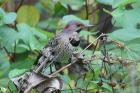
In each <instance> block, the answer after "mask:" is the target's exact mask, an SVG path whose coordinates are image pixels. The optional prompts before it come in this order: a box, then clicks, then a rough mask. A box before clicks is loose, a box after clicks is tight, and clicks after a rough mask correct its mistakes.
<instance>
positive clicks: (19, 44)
mask: <svg viewBox="0 0 140 93" xmlns="http://www.w3.org/2000/svg"><path fill="white" fill-rule="evenodd" d="M21 1H22V0H21ZM23 1H24V0H23ZM14 2H16V0H13V1H12V0H0V6H1V8H0V82H1V83H0V92H2V93H11V92H10V91H12V93H17V90H16V88H15V86H14V85H13V84H12V82H11V81H10V78H12V77H16V76H19V75H21V74H23V73H24V72H25V71H28V70H30V69H31V68H32V66H33V63H34V62H35V60H36V58H37V56H38V55H39V52H40V50H42V48H43V47H44V46H45V45H46V44H47V43H48V41H49V40H50V39H51V38H52V37H53V36H54V35H55V32H56V33H58V32H59V31H62V28H63V27H64V25H66V24H67V22H69V21H71V20H78V21H80V22H82V23H84V24H90V23H92V24H95V26H97V27H96V28H95V29H87V30H84V31H82V32H81V33H80V36H81V40H82V43H81V46H80V47H79V50H80V51H82V50H83V48H85V46H86V45H87V43H88V44H89V43H90V42H92V41H94V40H95V38H96V36H95V35H96V33H98V32H99V31H102V30H101V29H100V28H103V27H102V24H105V22H107V21H108V20H106V19H105V20H102V19H103V18H102V17H101V16H105V15H109V16H111V17H112V18H111V23H112V25H113V27H112V28H111V31H108V29H106V28H107V27H106V28H105V27H104V28H103V30H106V31H108V32H110V33H107V36H108V38H107V42H106V43H105V44H103V42H100V43H95V44H93V46H91V47H90V48H89V49H88V50H86V51H85V52H84V54H85V56H86V59H90V58H91V56H94V55H96V57H97V59H95V60H94V61H92V62H90V64H89V68H90V70H89V71H88V72H87V73H86V75H85V77H84V79H81V78H80V79H79V78H78V79H77V77H75V76H72V75H69V72H68V71H67V70H66V71H64V75H60V77H61V78H62V79H63V81H64V87H63V89H62V91H61V92H62V93H79V92H80V91H83V92H86V93H122V92H124V93H139V92H140V90H139V83H138V82H139V79H140V76H139V72H140V71H139V66H140V65H139V60H140V58H139V56H140V17H139V16H140V0H37V1H36V0H35V1H32V2H31V1H28V0H25V2H23V3H21V2H20V1H19V2H16V3H15V4H14ZM32 3H33V4H32ZM13 4H14V6H13ZM6 5H7V6H8V5H9V6H11V8H12V9H11V8H8V7H5V6H6ZM100 6H101V7H103V8H100ZM106 6H111V7H112V8H111V9H110V8H108V7H106ZM15 8H17V12H14V11H16V10H15ZM10 11H12V12H10ZM101 14H103V15H101ZM100 19H101V20H102V21H101V20H100ZM104 21H105V22H104ZM96 24H97V25H96ZM98 30H99V31H98ZM106 31H104V32H106ZM96 44H97V45H96ZM95 46H96V48H95ZM104 48H106V50H105V49H104ZM95 50H96V51H95ZM105 51H107V56H109V58H110V61H109V62H110V63H107V62H106V61H105V59H104V58H105V55H104V53H103V52H105ZM93 52H94V55H93ZM33 93H35V92H33Z"/></svg>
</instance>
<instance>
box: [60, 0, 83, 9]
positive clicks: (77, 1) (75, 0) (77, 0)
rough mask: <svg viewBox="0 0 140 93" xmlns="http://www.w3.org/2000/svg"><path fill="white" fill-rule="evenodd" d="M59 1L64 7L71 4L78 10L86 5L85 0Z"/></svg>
mask: <svg viewBox="0 0 140 93" xmlns="http://www.w3.org/2000/svg"><path fill="white" fill-rule="evenodd" d="M59 1H60V3H61V4H62V5H63V6H64V7H67V5H70V6H71V8H72V9H73V10H78V9H80V8H81V7H82V6H83V5H84V0H59Z"/></svg>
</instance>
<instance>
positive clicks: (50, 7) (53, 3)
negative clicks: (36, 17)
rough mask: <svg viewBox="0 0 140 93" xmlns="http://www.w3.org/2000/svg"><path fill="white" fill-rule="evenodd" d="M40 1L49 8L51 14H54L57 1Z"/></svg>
mask: <svg viewBox="0 0 140 93" xmlns="http://www.w3.org/2000/svg"><path fill="white" fill-rule="evenodd" d="M40 3H41V4H42V5H43V6H44V7H45V8H46V9H47V10H48V12H49V14H54V12H55V11H54V8H55V3H56V2H55V1H52V0H40Z"/></svg>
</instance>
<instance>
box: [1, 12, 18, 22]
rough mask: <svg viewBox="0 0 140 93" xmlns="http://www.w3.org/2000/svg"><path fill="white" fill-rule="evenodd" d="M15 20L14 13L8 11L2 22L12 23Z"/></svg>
mask: <svg viewBox="0 0 140 93" xmlns="http://www.w3.org/2000/svg"><path fill="white" fill-rule="evenodd" d="M15 20H16V13H14V12H10V13H7V14H6V15H5V16H4V19H3V22H4V24H12V23H14V21H15Z"/></svg>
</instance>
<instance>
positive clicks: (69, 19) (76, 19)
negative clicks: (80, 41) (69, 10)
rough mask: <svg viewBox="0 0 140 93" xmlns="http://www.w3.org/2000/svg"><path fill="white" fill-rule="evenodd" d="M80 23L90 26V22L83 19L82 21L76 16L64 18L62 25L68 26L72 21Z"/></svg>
mask: <svg viewBox="0 0 140 93" xmlns="http://www.w3.org/2000/svg"><path fill="white" fill-rule="evenodd" d="M73 20H74V21H79V22H81V23H83V24H85V25H88V24H89V20H83V19H80V18H79V17H77V16H75V15H66V16H64V17H63V18H62V20H61V21H62V23H63V24H67V23H68V22H70V21H73Z"/></svg>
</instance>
